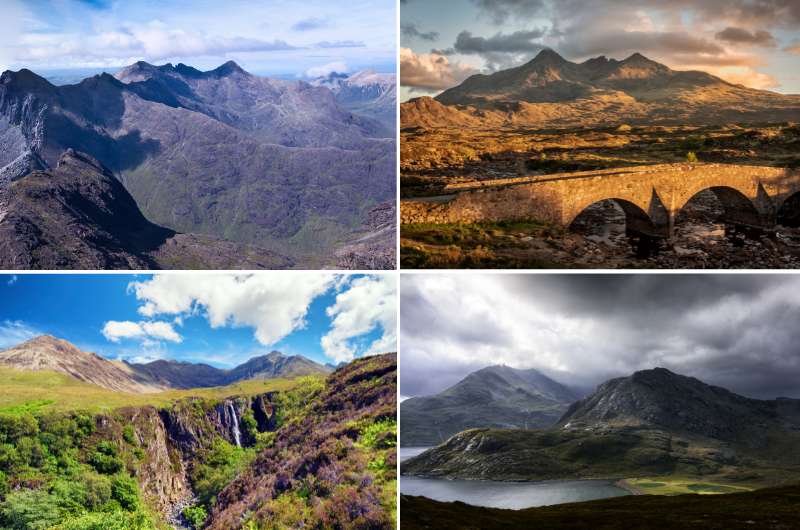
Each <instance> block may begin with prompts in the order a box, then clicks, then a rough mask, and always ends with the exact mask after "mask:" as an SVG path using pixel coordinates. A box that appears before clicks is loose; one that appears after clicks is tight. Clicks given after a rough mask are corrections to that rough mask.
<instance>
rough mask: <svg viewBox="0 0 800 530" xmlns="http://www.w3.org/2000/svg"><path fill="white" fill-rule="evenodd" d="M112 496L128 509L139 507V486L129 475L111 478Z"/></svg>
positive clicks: (133, 509)
mask: <svg viewBox="0 0 800 530" xmlns="http://www.w3.org/2000/svg"><path fill="white" fill-rule="evenodd" d="M111 496H112V497H113V498H114V500H116V501H117V502H119V504H120V506H122V507H123V508H125V509H126V510H129V511H135V510H137V509H138V508H139V486H138V484H136V481H135V480H134V479H133V478H131V477H129V476H128V475H117V476H116V477H114V478H113V479H112V480H111Z"/></svg>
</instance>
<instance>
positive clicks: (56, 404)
mask: <svg viewBox="0 0 800 530" xmlns="http://www.w3.org/2000/svg"><path fill="white" fill-rule="evenodd" d="M0 382H2V384H0V413H5V414H9V413H10V414H15V413H25V412H36V411H39V410H42V411H69V410H86V411H89V412H106V411H111V410H114V409H118V408H121V407H139V406H145V405H152V406H155V407H163V406H167V405H169V404H171V403H173V402H175V401H176V400H178V399H181V398H187V397H201V398H207V399H220V398H224V397H228V396H234V395H245V394H258V393H262V392H271V391H281V390H289V389H291V388H293V387H294V386H295V385H296V384H297V383H296V382H295V381H292V380H288V379H270V380H250V381H243V382H240V383H236V384H233V385H229V386H223V387H212V388H196V389H190V390H170V391H167V392H158V393H153V394H126V393H122V392H114V391H112V390H106V389H105V388H101V387H99V386H96V385H92V384H89V383H84V382H82V381H78V380H77V379H74V378H72V377H69V376H67V375H63V374H59V373H56V372H48V371H39V372H32V371H21V370H14V369H11V368H0Z"/></svg>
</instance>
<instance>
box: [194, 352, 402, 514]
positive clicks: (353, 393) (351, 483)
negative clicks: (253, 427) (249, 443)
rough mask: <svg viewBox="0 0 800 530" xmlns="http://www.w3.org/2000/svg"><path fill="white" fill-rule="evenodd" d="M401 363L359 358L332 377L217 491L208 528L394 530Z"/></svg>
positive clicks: (390, 358)
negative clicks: (245, 524) (397, 421)
mask: <svg viewBox="0 0 800 530" xmlns="http://www.w3.org/2000/svg"><path fill="white" fill-rule="evenodd" d="M396 362H397V361H396V356H395V355H394V354H386V355H379V356H375V357H370V358H364V359H359V360H356V361H354V362H353V363H350V364H349V365H347V366H345V367H343V368H340V369H338V370H336V372H334V373H333V374H332V375H331V376H329V377H328V379H327V381H326V384H325V387H324V388H323V389H322V390H321V392H320V393H319V394H318V395H316V396H314V397H311V398H310V399H309V400H308V402H307V405H306V406H305V408H304V409H303V413H302V414H301V415H299V416H297V417H294V418H292V419H291V420H290V421H286V422H285V423H283V424H282V426H281V427H280V428H279V429H278V430H277V431H276V432H275V438H274V442H273V443H272V444H271V446H270V447H268V448H267V449H265V450H263V451H261V452H260V453H259V454H258V455H257V456H256V458H255V459H254V460H253V462H252V463H251V464H250V465H249V466H248V467H247V468H246V469H244V470H243V471H242V472H241V473H239V475H238V476H237V477H236V479H235V480H233V482H231V483H229V484H228V485H227V486H226V487H225V488H224V489H223V490H222V491H221V492H220V494H219V495H218V497H217V502H216V504H215V506H214V507H213V510H212V511H211V513H210V517H209V520H208V521H207V522H206V524H207V527H208V528H214V529H228V528H240V527H241V526H242V524H243V523H246V522H252V523H255V525H256V527H258V528H285V527H287V525H289V524H291V525H292V526H293V527H304V526H307V527H309V528H310V527H314V528H319V527H322V528H364V529H366V528H391V527H393V525H394V514H393V511H394V507H395V502H396V501H395V490H396V480H397V477H396V471H395V468H396V461H397V456H396V452H395V445H396V430H395V415H396V410H397V409H396V407H397V401H396V389H397V372H396V368H397V365H396ZM287 511H288V512H290V513H287Z"/></svg>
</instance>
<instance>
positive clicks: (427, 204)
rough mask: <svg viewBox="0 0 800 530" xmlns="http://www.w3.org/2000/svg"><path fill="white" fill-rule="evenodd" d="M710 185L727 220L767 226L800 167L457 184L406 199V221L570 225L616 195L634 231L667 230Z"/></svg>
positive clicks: (688, 167)
mask: <svg viewBox="0 0 800 530" xmlns="http://www.w3.org/2000/svg"><path fill="white" fill-rule="evenodd" d="M704 190H710V191H712V192H714V194H715V195H716V196H717V197H718V198H719V200H720V202H721V203H722V205H723V206H724V208H725V213H724V220H725V221H727V222H731V223H735V224H742V225H749V226H757V227H764V228H770V227H772V226H774V224H775V221H776V218H777V215H778V212H779V211H780V210H781V207H782V206H783V205H784V203H785V202H786V199H787V198H789V197H791V196H792V195H793V194H795V193H797V192H799V191H800V171H798V170H790V169H784V168H775V167H765V166H743V165H732V164H659V165H651V166H636V167H631V168H618V169H605V170H597V171H582V172H577V173H559V174H552V175H537V176H525V177H517V178H510V179H502V180H492V181H485V182H468V183H460V184H453V185H450V186H448V187H447V188H446V192H447V191H450V192H452V194H450V195H447V196H441V197H436V198H431V199H417V200H404V201H402V203H401V206H400V211H401V214H400V218H401V224H408V223H419V222H431V223H454V222H475V221H502V220H522V219H536V220H540V221H547V222H550V223H554V224H557V225H560V226H565V227H569V226H570V225H571V224H572V222H573V221H574V220H575V218H576V217H577V216H578V215H579V214H580V213H581V212H582V211H583V210H585V209H586V208H587V207H589V206H591V205H592V204H595V203H597V202H599V201H602V200H605V199H613V200H614V201H615V202H616V203H617V204H619V205H620V207H621V208H622V209H623V210H624V211H625V217H626V225H627V230H628V232H629V233H632V234H637V233H639V234H646V235H649V236H656V237H669V236H671V234H672V230H673V227H674V224H675V217H676V216H677V215H678V212H679V211H680V210H681V208H683V207H684V206H685V205H686V203H687V202H689V200H690V199H691V198H692V197H694V196H695V195H697V194H698V193H699V192H701V191H704Z"/></svg>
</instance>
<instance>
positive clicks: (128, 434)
mask: <svg viewBox="0 0 800 530" xmlns="http://www.w3.org/2000/svg"><path fill="white" fill-rule="evenodd" d="M122 439H123V440H125V441H126V442H128V443H129V444H131V445H137V443H136V442H137V440H136V433H134V432H133V425H126V426H125V428H124V429H122Z"/></svg>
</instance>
